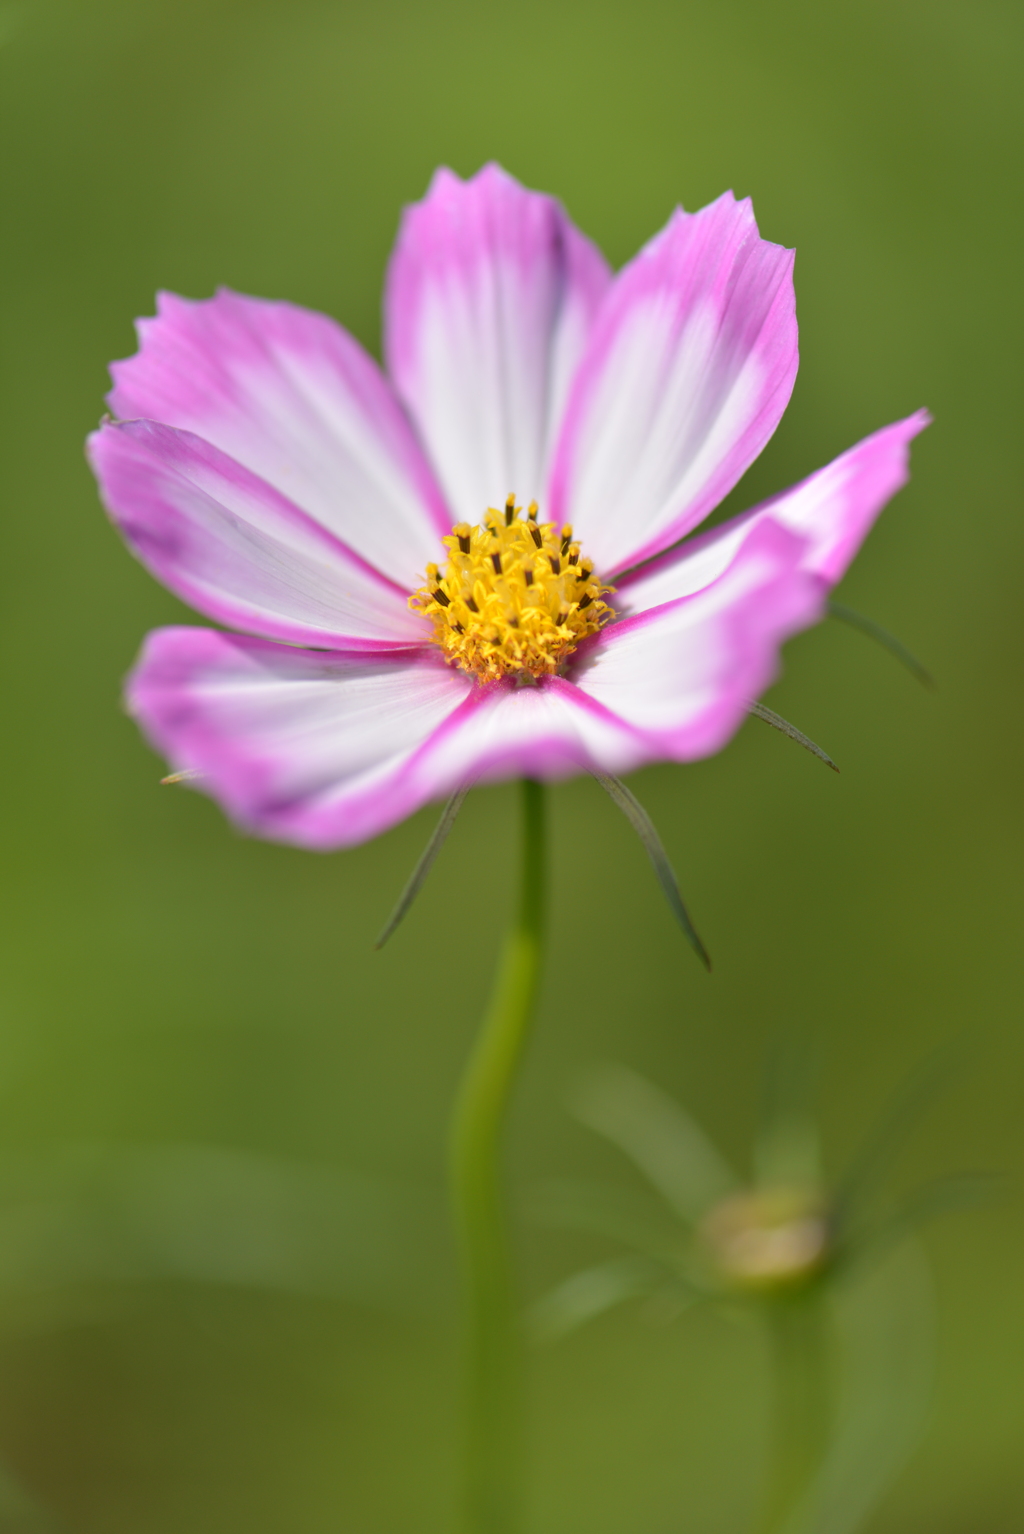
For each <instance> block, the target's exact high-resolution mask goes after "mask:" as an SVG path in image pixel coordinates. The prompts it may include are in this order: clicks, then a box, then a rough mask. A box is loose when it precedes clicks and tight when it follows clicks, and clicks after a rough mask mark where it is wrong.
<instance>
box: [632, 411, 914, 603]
mask: <svg viewBox="0 0 1024 1534" xmlns="http://www.w3.org/2000/svg"><path fill="white" fill-rule="evenodd" d="M930 420H931V417H930V416H929V414H928V412H927V411H926V410H918V411H917V412H915V414H914V415H911V416H907V417H906V419H905V420H902V421H895V422H894V423H893V424H892V425H891V426H885V427H883V428H882V429H881V431H876V432H874V433H873V434H872V435H871V436H870V437H865V438H864V440H863V441H862V442H858V443H857V445H856V446H855V447H851V448H849V449H848V450H847V451H846V452H845V453H842V454H840V456H839V457H838V458H836V459H834V460H833V461H832V463H830V464H827V465H826V466H825V467H824V468H823V469H818V470H817V472H816V473H814V474H811V475H809V476H808V478H807V479H805V480H801V482H800V484H798V485H793V486H792V487H791V488H790V489H789V490H784V491H783V492H782V493H781V494H780V495H776V496H773V497H772V499H771V500H768V501H764V502H763V503H762V504H761V505H760V506H755V507H754V508H753V509H752V510H751V511H747V512H744V513H743V514H742V515H741V516H738V517H734V518H733V519H732V520H731V521H729V522H725V523H723V525H722V526H721V527H716V528H714V529H713V530H712V531H711V532H709V533H703V534H701V535H700V536H699V537H697V538H693V539H691V540H689V541H688V542H686V543H684V544H683V545H682V546H681V547H680V548H678V549H673V550H672V551H671V552H670V553H667V554H664V555H662V557H661V558H660V559H655V560H652V561H651V563H650V564H648V565H644V566H642V567H641V568H640V569H638V570H636V571H634V572H633V573H632V574H631V575H626V576H625V577H624V578H623V579H622V580H620V581H619V583H618V585H617V587H616V596H615V605H616V609H617V610H619V611H626V612H642V611H644V609H645V608H648V607H656V606H659V605H660V604H661V603H662V602H670V601H673V600H675V599H676V598H678V597H682V596H688V595H689V594H690V593H691V592H693V591H698V590H700V589H701V587H703V586H706V585H707V584H708V583H709V582H710V581H713V580H715V579H716V578H717V577H718V575H719V574H720V573H721V572H722V571H723V570H724V569H726V567H727V566H728V565H729V564H730V562H731V561H732V560H733V559H734V558H735V556H736V551H737V550H738V549H739V547H740V546H741V544H742V543H743V542H744V541H745V540H746V539H747V538H748V537H749V535H750V531H751V529H752V528H753V527H754V526H756V525H757V524H758V523H760V522H763V521H766V520H770V521H772V522H775V523H777V524H779V525H780V526H782V527H787V528H789V529H790V531H791V532H794V533H796V534H798V535H799V536H800V537H801V538H803V539H804V540H805V550H804V556H803V563H802V568H803V569H804V570H806V571H807V572H808V573H809V574H811V575H814V576H816V577H817V578H818V580H820V581H821V582H823V584H824V585H825V586H827V587H832V586H834V585H835V584H836V582H837V581H839V580H840V579H841V578H842V576H843V575H844V574H845V573H846V570H847V568H848V566H849V564H850V561H851V560H852V559H853V556H854V555H855V554H856V552H857V550H858V549H859V548H860V545H861V544H862V542H863V541H864V539H865V537H866V536H867V534H868V532H869V531H870V529H871V526H872V524H873V523H874V521H875V518H876V517H877V516H878V514H879V512H880V511H881V510H882V508H883V507H884V506H885V504H886V503H887V501H889V500H891V498H892V497H893V496H894V495H895V494H896V492H897V490H899V489H901V487H902V486H903V485H905V484H906V482H907V480H908V478H909V477H910V444H911V442H912V441H913V439H914V438H915V437H916V436H917V435H918V433H919V432H921V431H923V430H924V428H925V427H926V426H927V425H928V424H929V422H930Z"/></svg>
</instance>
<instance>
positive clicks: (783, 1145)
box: [754, 1041, 822, 1187]
mask: <svg viewBox="0 0 1024 1534" xmlns="http://www.w3.org/2000/svg"><path fill="white" fill-rule="evenodd" d="M815 1073H816V1061H815V1059H814V1058H813V1056H812V1054H811V1052H810V1051H809V1050H808V1049H807V1048H806V1047H805V1046H803V1045H800V1044H797V1043H796V1042H795V1041H790V1042H785V1043H781V1044H778V1045H776V1047H775V1048H774V1050H773V1051H772V1053H771V1055H770V1057H769V1061H768V1066H767V1069H766V1072H765V1086H764V1095H763V1098H762V1103H761V1121H760V1124H759V1126H758V1131H757V1135H756V1137H755V1140H754V1180H755V1182H757V1183H759V1184H761V1186H763V1187H770V1186H775V1187H779V1186H783V1187H816V1186H818V1185H819V1184H820V1182H821V1179H822V1168H821V1149H820V1144H819V1136H818V1127H817V1124H816V1122H815V1118H814V1114H813V1112H812V1096H813V1092H812V1083H813V1079H814V1076H815Z"/></svg>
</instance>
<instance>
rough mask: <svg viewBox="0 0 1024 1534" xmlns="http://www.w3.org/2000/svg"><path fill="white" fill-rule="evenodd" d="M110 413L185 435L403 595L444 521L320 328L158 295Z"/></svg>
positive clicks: (263, 307) (316, 321) (410, 442)
mask: <svg viewBox="0 0 1024 1534" xmlns="http://www.w3.org/2000/svg"><path fill="white" fill-rule="evenodd" d="M157 309H158V312H157V316H156V318H155V319H143V320H140V321H139V322H138V332H139V351H138V352H137V353H136V355H135V356H134V357H129V358H128V359H126V360H125V361H123V362H115V363H114V364H113V366H112V368H111V374H112V376H113V379H114V387H113V389H112V391H111V393H110V395H109V403H110V408H111V410H112V411H113V412H114V413H115V414H116V415H118V416H121V417H122V418H125V419H129V418H134V417H145V418H147V419H150V420H157V421H163V422H165V423H166V424H167V425H169V426H177V427H180V428H182V429H183V430H186V431H192V432H195V433H196V434H197V435H198V436H201V437H203V438H204V439H205V440H206V441H207V442H211V443H212V444H213V445H214V446H215V447H218V448H220V449H221V450H222V451H223V452H226V453H228V454H229V455H230V456H231V457H232V458H234V459H236V460H237V461H238V462H239V463H241V464H243V465H244V466H245V467H246V468H248V469H250V470H252V472H253V473H255V474H258V475H259V476H260V477H261V478H262V479H265V480H267V481H268V483H269V484H271V485H273V486H274V487H275V489H277V490H279V491H280V492H281V494H283V495H285V496H287V497H288V499H289V500H290V501H292V502H293V503H294V504H295V505H298V506H301V507H302V509H303V510H304V511H305V512H307V513H308V514H309V515H310V516H311V517H313V518H314V519H315V520H316V521H318V522H320V523H322V524H323V526H325V527H327V528H329V529H330V530H331V531H332V532H333V533H335V534H336V535H337V536H338V537H340V538H341V539H343V540H344V542H345V543H346V544H348V545H349V546H350V547H351V548H353V549H356V550H357V551H358V552H359V553H360V554H361V555H362V556H363V557H364V558H365V559H367V560H369V561H370V563H371V564H373V565H374V566H375V567H376V568H377V569H379V570H382V571H384V572H386V573H387V574H388V575H389V576H391V578H392V579H394V580H397V581H398V582H399V583H400V584H401V585H402V586H403V587H404V588H406V589H407V590H411V589H413V587H414V586H415V585H416V584H418V582H419V580H420V579H421V573H422V569H423V566H424V564H425V563H426V562H427V561H428V560H429V559H433V558H435V557H436V555H437V539H438V537H440V536H443V535H444V534H445V533H447V532H448V531H449V530H450V528H451V525H452V521H453V518H452V516H451V514H450V512H449V511H448V508H447V507H446V505H445V502H444V498H443V496H442V495H441V492H440V490H439V489H438V487H437V484H436V481H435V479H434V476H433V474H432V473H431V471H430V468H429V466H428V465H427V462H426V460H425V458H424V456H423V453H422V451H421V449H420V447H419V445H418V443H417V442H416V438H415V435H414V433H413V431H412V429H411V428H410V426H409V423H408V421H407V419H406V417H405V414H404V412H403V410H402V408H401V406H400V405H399V403H398V401H397V400H396V399H395V397H394V394H393V392H392V390H391V387H390V385H389V383H388V381H387V379H386V378H385V377H384V376H383V374H382V373H381V371H380V369H379V368H378V366H377V364H376V363H375V362H374V361H373V360H372V359H371V358H370V357H368V356H367V354H366V353H365V352H364V351H363V349H362V347H360V346H359V345H358V343H357V342H356V341H354V340H353V338H352V337H351V336H350V335H348V334H347V333H346V332H345V331H344V330H343V329H342V328H341V326H340V325H337V324H336V323H335V322H334V321H333V320H331V319H329V318H328V317H327V316H326V315H323V314H316V313H314V312H313V311H311V310H308V309H300V308H297V307H296V306H295V305H293V304H287V303H273V302H268V301H267V300H265V299H258V298H247V297H245V296H243V295H242V294H238V293H232V292H230V291H229V290H228V289H225V288H222V289H220V290H219V291H218V293H217V294H216V296H215V297H214V298H211V299H204V300H201V301H199V302H192V301H190V300H188V299H184V298H178V297H177V296H176V295H174V294H172V293H161V294H160V295H159V296H158V300H157Z"/></svg>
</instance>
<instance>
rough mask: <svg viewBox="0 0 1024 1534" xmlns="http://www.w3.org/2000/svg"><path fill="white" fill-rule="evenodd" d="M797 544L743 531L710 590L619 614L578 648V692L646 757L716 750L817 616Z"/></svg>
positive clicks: (819, 609) (786, 534)
mask: <svg viewBox="0 0 1024 1534" xmlns="http://www.w3.org/2000/svg"><path fill="white" fill-rule="evenodd" d="M805 553H806V546H805V543H804V540H803V539H802V538H799V537H797V536H796V535H795V534H794V533H792V532H790V531H789V530H788V529H786V528H784V527H780V526H779V525H778V524H776V523H774V522H772V521H771V520H770V519H766V520H765V521H764V522H760V523H758V524H756V525H754V526H751V527H750V528H749V529H748V530H747V536H746V537H745V538H744V539H743V540H742V541H741V542H740V543H739V544H738V546H737V547H736V549H735V551H734V553H733V556H732V559H731V560H730V562H729V564H728V565H727V567H726V568H725V570H724V571H723V572H722V574H720V575H719V576H718V578H717V579H714V580H712V581H711V582H710V584H706V585H703V586H701V587H700V589H698V590H695V591H693V592H692V594H690V595H688V596H683V597H679V598H677V600H675V601H671V602H667V603H665V604H664V605H663V606H661V607H654V608H651V609H650V610H649V611H647V612H642V613H638V614H637V615H636V616H635V617H629V618H624V619H622V620H621V621H620V622H618V623H613V624H611V625H610V626H609V627H608V628H606V629H603V630H602V631H601V633H600V634H599V635H595V636H594V639H593V640H585V641H584V644H583V645H581V646H580V651H579V652H578V654H579V657H580V658H579V660H578V661H576V662H575V664H574V667H573V677H574V680H575V681H576V684H577V686H578V687H579V689H580V691H581V692H583V693H585V694H586V696H587V697H588V698H590V699H591V700H593V702H594V703H595V704H597V705H600V706H601V707H603V708H605V709H607V710H608V711H609V712H610V713H612V714H614V715H615V716H616V717H617V718H619V719H621V720H622V721H624V723H625V724H627V725H628V726H630V727H631V728H632V729H634V730H635V731H637V732H638V733H641V734H642V735H644V736H645V737H646V739H647V741H648V743H649V747H648V749H649V756H650V758H654V757H669V758H671V759H673V760H675V761H691V760H693V759H694V758H697V757H701V756H709V755H711V754H712V753H713V752H715V751H718V750H720V749H721V747H722V746H723V745H724V744H725V742H726V741H727V740H728V739H729V737H730V736H731V735H732V734H733V733H734V731H735V730H736V729H738V727H739V725H740V724H741V723H742V721H743V719H744V717H745V716H746V713H747V710H748V708H749V705H750V702H751V700H752V699H755V698H756V697H757V696H758V694H759V693H761V692H763V691H764V689H765V688H766V687H767V686H768V685H769V683H770V682H771V681H772V680H773V679H774V677H775V675H776V672H777V669H778V652H779V647H780V645H781V644H782V642H783V640H785V639H787V638H788V637H789V636H790V635H791V634H793V633H795V632H796V631H797V630H798V629H802V628H806V627H807V626H808V625H809V624H811V623H815V622H817V620H818V619H819V618H820V617H821V616H822V614H823V610H824V605H825V593H824V590H823V588H822V586H821V583H820V581H818V580H817V579H816V578H815V577H814V576H813V575H810V574H808V573H807V571H806V570H805V569H804V568H803V561H804V557H805Z"/></svg>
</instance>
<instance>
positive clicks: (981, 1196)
mask: <svg viewBox="0 0 1024 1534" xmlns="http://www.w3.org/2000/svg"><path fill="white" fill-rule="evenodd" d="M1006 1189H1007V1180H1006V1179H1005V1178H1004V1177H999V1176H994V1175H992V1174H991V1173H985V1172H973V1173H971V1172H965V1173H960V1174H956V1175H953V1176H951V1177H938V1178H936V1179H935V1180H934V1181H933V1182H928V1183H925V1184H924V1186H923V1187H920V1188H917V1189H915V1190H914V1192H912V1193H910V1194H908V1195H907V1197H906V1198H905V1199H903V1200H902V1201H901V1202H900V1203H899V1204H897V1206H896V1208H895V1209H893V1210H890V1211H889V1213H888V1214H886V1215H885V1216H884V1217H883V1218H882V1219H881V1220H880V1221H879V1222H878V1224H876V1225H873V1226H872V1227H871V1229H870V1230H868V1231H867V1232H865V1234H864V1235H863V1236H862V1237H861V1239H860V1240H859V1241H858V1242H856V1243H854V1244H852V1248H851V1249H850V1251H849V1254H848V1256H846V1260H845V1262H844V1266H845V1267H847V1268H852V1267H860V1266H861V1265H862V1264H863V1265H865V1266H866V1265H867V1264H868V1263H872V1262H876V1261H878V1260H879V1259H880V1258H882V1257H884V1256H886V1255H887V1253H888V1252H889V1251H890V1250H891V1249H892V1248H893V1247H895V1246H898V1245H899V1243H900V1242H901V1241H905V1240H906V1239H907V1237H908V1236H911V1235H913V1234H914V1233H915V1232H917V1231H919V1230H920V1229H921V1228H922V1227H923V1226H924V1225H927V1224H928V1223H929V1222H930V1221H932V1220H937V1219H941V1218H942V1216H943V1215H947V1214H955V1213H957V1212H958V1211H960V1210H968V1209H977V1208H979V1207H981V1206H982V1205H984V1204H991V1203H992V1202H993V1201H994V1200H996V1199H998V1198H999V1197H1001V1196H1003V1195H1005V1193H1006ZM840 1260H841V1261H843V1254H841V1257H840Z"/></svg>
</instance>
